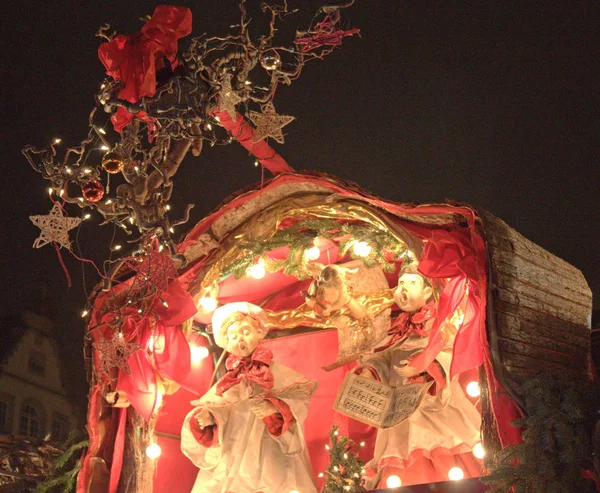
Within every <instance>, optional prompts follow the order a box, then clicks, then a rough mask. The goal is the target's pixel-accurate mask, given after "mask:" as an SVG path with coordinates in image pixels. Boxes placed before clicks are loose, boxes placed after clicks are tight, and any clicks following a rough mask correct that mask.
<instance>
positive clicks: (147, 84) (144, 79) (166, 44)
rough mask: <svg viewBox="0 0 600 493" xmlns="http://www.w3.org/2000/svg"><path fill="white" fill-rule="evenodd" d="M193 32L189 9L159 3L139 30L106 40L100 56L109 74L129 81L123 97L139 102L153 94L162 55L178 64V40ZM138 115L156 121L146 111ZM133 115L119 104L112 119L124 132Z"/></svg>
mask: <svg viewBox="0 0 600 493" xmlns="http://www.w3.org/2000/svg"><path fill="white" fill-rule="evenodd" d="M191 32H192V13H191V12H190V10H189V9H187V8H185V7H174V6H172V5H159V6H158V7H156V9H155V10H154V13H153V14H152V17H151V18H150V20H149V21H148V22H146V24H144V26H143V27H142V30H141V31H140V32H139V33H136V34H131V35H122V34H120V35H118V36H115V38H114V39H113V40H112V41H109V42H107V43H102V44H101V45H100V47H99V48H98V58H100V61H101V62H102V64H103V65H104V67H105V68H106V74H107V75H109V76H110V77H113V78H114V79H116V80H120V81H122V82H123V83H124V84H125V85H124V87H123V88H122V89H121V90H120V92H119V98H120V99H124V100H126V101H129V102H131V103H135V102H137V101H139V100H140V99H141V98H142V97H144V96H153V95H154V93H155V92H156V73H157V69H158V68H160V64H161V59H163V57H164V58H166V59H167V60H168V62H169V64H170V65H171V68H175V67H176V66H177V65H178V60H177V40H178V39H180V38H183V37H184V36H187V35H188V34H190V33H191ZM135 117H137V118H139V119H141V120H144V121H146V122H152V121H153V119H152V118H150V117H149V116H148V115H147V114H146V113H144V112H140V113H137V114H136V115H135ZM133 118H134V115H132V114H131V113H129V112H128V111H127V110H126V109H125V108H119V109H117V111H116V112H115V113H114V114H113V116H112V117H111V120H112V122H113V126H114V129H115V130H116V131H117V132H121V131H122V130H123V127H125V126H126V125H128V124H129V123H130V122H131V120H133Z"/></svg>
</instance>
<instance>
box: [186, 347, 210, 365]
mask: <svg viewBox="0 0 600 493" xmlns="http://www.w3.org/2000/svg"><path fill="white" fill-rule="evenodd" d="M207 356H208V348H205V347H204V346H190V358H191V360H192V363H196V364H198V363H200V361H202V360H203V359H204V358H206V357H207Z"/></svg>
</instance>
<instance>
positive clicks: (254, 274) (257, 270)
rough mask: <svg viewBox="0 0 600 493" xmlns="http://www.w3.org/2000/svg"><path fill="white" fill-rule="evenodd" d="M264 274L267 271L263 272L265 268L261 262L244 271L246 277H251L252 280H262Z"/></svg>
mask: <svg viewBox="0 0 600 493" xmlns="http://www.w3.org/2000/svg"><path fill="white" fill-rule="evenodd" d="M266 273H267V271H266V270H265V266H264V265H263V263H262V262H258V263H256V264H254V265H253V266H252V267H250V268H249V269H248V270H247V271H246V275H247V276H248V277H251V278H252V279H262V278H263V277H265V274H266Z"/></svg>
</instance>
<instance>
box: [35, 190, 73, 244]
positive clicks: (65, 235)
mask: <svg viewBox="0 0 600 493" xmlns="http://www.w3.org/2000/svg"><path fill="white" fill-rule="evenodd" d="M29 219H31V222H32V223H33V224H35V225H36V226H37V227H38V228H40V229H41V230H42V232H41V233H40V236H39V237H38V238H37V239H36V240H35V241H34V242H33V248H41V247H43V246H44V245H47V244H48V243H52V242H53V241H55V242H56V243H58V244H59V245H60V246H63V247H65V248H66V249H68V250H70V249H71V242H70V241H69V230H70V229H73V228H75V227H76V226H79V223H80V222H81V218H79V217H67V216H65V215H63V210H62V207H61V206H60V205H59V204H58V202H56V203H55V204H54V206H53V207H52V210H51V211H50V214H48V215H47V216H29Z"/></svg>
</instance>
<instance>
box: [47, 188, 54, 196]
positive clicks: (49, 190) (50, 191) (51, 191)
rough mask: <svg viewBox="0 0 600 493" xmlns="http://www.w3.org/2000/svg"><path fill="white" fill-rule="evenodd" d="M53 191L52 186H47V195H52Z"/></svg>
mask: <svg viewBox="0 0 600 493" xmlns="http://www.w3.org/2000/svg"><path fill="white" fill-rule="evenodd" d="M53 192H54V190H53V189H52V187H50V188H48V195H50V196H52V193H53Z"/></svg>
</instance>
